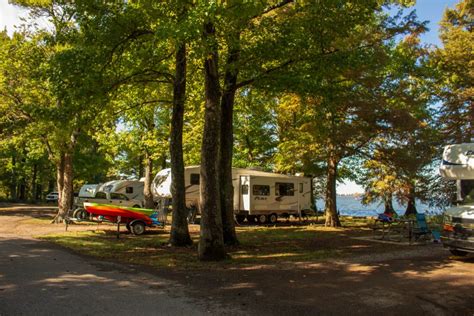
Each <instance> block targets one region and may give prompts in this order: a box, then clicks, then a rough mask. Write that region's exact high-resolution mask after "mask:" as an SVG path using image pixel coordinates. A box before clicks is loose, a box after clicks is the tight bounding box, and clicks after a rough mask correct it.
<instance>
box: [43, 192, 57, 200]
mask: <svg viewBox="0 0 474 316" xmlns="http://www.w3.org/2000/svg"><path fill="white" fill-rule="evenodd" d="M58 198H59V193H58V192H51V193H49V194H48V195H46V203H50V202H51V203H57V202H58Z"/></svg>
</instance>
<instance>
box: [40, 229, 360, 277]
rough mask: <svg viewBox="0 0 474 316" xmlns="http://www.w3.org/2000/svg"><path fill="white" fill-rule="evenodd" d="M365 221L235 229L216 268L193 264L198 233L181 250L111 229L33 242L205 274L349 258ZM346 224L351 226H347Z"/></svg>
mask: <svg viewBox="0 0 474 316" xmlns="http://www.w3.org/2000/svg"><path fill="white" fill-rule="evenodd" d="M363 223H365V226H366V225H367V222H366V221H360V220H355V221H354V220H350V221H348V222H346V223H344V224H345V225H347V227H350V228H346V227H345V228H326V227H323V226H322V225H319V224H317V225H298V226H276V227H259V226H247V227H237V234H238V238H239V241H240V245H239V246H235V247H229V248H228V249H227V251H228V253H229V255H230V257H231V259H229V260H226V261H224V262H221V263H206V262H200V261H199V260H198V258H197V243H198V239H199V231H198V227H197V225H192V226H190V227H191V237H192V238H193V241H194V244H193V246H191V247H186V248H174V247H169V246H168V238H169V231H168V230H150V231H149V232H148V233H146V234H145V235H142V236H139V237H138V236H132V235H129V234H126V233H125V234H121V236H120V239H117V238H116V234H115V231H114V229H113V228H112V227H113V226H110V228H107V229H106V230H95V231H81V232H72V231H71V232H64V233H60V234H50V235H45V236H38V238H41V239H45V240H48V241H51V242H54V243H56V244H59V245H61V246H64V247H67V248H70V249H72V250H74V251H76V252H79V253H81V254H85V255H89V256H93V257H96V258H100V259H105V260H112V261H119V262H123V263H133V264H141V265H146V266H151V267H154V268H160V269H164V268H173V269H190V268H192V269H209V268H233V267H243V266H248V265H276V264H281V263H285V262H314V261H321V260H327V259H330V258H341V257H344V256H346V255H349V254H350V253H351V252H352V251H353V250H352V248H351V246H353V245H352V242H353V241H352V239H349V238H348V236H349V235H354V234H361V233H365V228H364V224H363ZM348 224H351V225H352V226H349V225H348Z"/></svg>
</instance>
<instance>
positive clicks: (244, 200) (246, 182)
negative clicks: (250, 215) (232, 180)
mask: <svg viewBox="0 0 474 316" xmlns="http://www.w3.org/2000/svg"><path fill="white" fill-rule="evenodd" d="M239 196H240V203H239V206H240V211H250V177H249V176H240V186H239Z"/></svg>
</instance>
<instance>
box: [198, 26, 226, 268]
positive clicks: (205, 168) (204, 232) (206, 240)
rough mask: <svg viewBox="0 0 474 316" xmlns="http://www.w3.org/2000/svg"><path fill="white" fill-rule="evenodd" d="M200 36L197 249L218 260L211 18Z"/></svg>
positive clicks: (217, 119)
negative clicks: (201, 77) (205, 51)
mask: <svg viewBox="0 0 474 316" xmlns="http://www.w3.org/2000/svg"><path fill="white" fill-rule="evenodd" d="M203 36H204V41H205V43H206V44H207V45H208V47H207V48H208V52H209V53H208V54H206V55H205V57H204V75H205V96H206V108H205V112H204V131H203V137H202V147H201V179H200V181H201V184H200V189H201V190H200V191H201V193H200V194H201V201H200V210H201V234H200V239H199V247H198V253H199V259H200V260H222V259H225V258H226V253H225V249H224V238H223V230H222V215H221V210H220V192H219V179H218V177H219V174H218V171H217V170H218V169H217V168H218V167H219V163H218V162H219V159H220V157H219V152H220V149H219V147H220V127H221V111H220V106H219V99H220V86H219V75H218V74H219V72H218V63H217V62H218V47H217V42H216V38H215V29H214V25H213V23H212V22H206V24H205V25H204V34H203Z"/></svg>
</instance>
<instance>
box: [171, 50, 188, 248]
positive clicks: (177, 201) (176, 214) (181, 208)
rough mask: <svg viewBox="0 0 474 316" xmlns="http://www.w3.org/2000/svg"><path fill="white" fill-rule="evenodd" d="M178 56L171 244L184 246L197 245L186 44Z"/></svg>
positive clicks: (172, 171) (174, 110)
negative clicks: (192, 226)
mask: <svg viewBox="0 0 474 316" xmlns="http://www.w3.org/2000/svg"><path fill="white" fill-rule="evenodd" d="M175 57H176V71H175V81H174V87H173V114H172V115H173V117H172V120H171V139H170V155H171V179H172V183H171V196H172V197H173V199H172V207H173V219H172V223H171V234H170V244H171V245H173V246H178V247H182V246H188V245H191V244H192V243H193V241H192V240H191V236H190V235H189V229H188V220H187V215H188V211H187V209H186V196H185V191H186V188H185V185H184V161H183V119H184V102H185V97H186V45H185V44H184V43H180V45H179V47H178V49H177V51H176V56H175Z"/></svg>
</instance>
